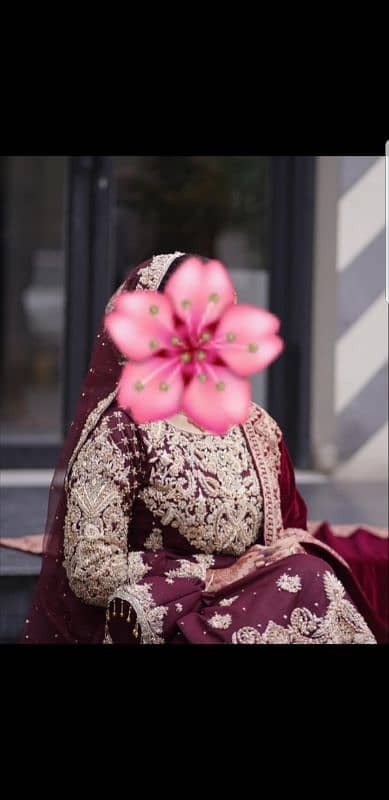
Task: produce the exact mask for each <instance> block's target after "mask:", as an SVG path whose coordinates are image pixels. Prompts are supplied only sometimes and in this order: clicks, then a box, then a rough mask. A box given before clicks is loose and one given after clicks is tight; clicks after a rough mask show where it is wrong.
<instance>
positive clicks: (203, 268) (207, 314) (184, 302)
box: [165, 256, 235, 335]
mask: <svg viewBox="0 0 389 800" xmlns="http://www.w3.org/2000/svg"><path fill="white" fill-rule="evenodd" d="M165 294H166V295H167V296H168V297H169V298H170V300H171V302H172V304H173V306H174V310H175V312H176V314H177V316H178V317H179V318H180V319H181V320H183V321H184V322H185V323H186V325H187V327H188V330H189V331H190V333H192V335H198V334H199V333H200V332H201V330H202V329H203V328H204V327H206V326H207V325H209V324H211V323H212V322H216V321H217V320H218V319H219V318H220V316H221V314H223V312H224V311H225V309H226V308H228V306H230V305H231V304H232V303H233V302H234V294H235V290H234V286H233V284H232V282H231V279H230V277H229V275H228V272H227V270H226V269H225V267H224V266H223V264H221V262H220V261H209V262H208V263H206V264H203V262H202V261H200V259H198V258H195V257H193V256H192V257H190V258H188V259H186V260H185V261H183V262H182V264H180V266H179V267H178V269H177V270H176V272H174V273H173V275H172V276H171V278H169V280H168V281H167V283H166V286H165Z"/></svg>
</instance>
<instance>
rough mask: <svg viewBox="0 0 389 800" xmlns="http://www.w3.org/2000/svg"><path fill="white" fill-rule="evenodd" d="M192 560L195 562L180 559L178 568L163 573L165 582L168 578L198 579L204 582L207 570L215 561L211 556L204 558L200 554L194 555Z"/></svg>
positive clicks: (204, 556)
mask: <svg viewBox="0 0 389 800" xmlns="http://www.w3.org/2000/svg"><path fill="white" fill-rule="evenodd" d="M194 558H195V562H193V561H188V559H186V558H180V559H179V564H180V566H179V567H177V569H169V570H168V572H165V575H166V576H167V578H166V580H167V581H168V579H169V578H170V579H172V578H200V580H201V581H204V582H205V577H206V572H207V569H208V568H209V567H211V566H212V565H213V564H214V563H215V559H214V557H213V556H206V555H203V554H202V553H196V555H195V556H194ZM169 582H170V581H169Z"/></svg>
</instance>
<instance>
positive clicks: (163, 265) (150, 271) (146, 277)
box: [136, 250, 185, 291]
mask: <svg viewBox="0 0 389 800" xmlns="http://www.w3.org/2000/svg"><path fill="white" fill-rule="evenodd" d="M183 255H185V254H184V253H180V252H179V251H178V250H177V251H176V252H175V253H168V254H166V255H165V254H163V255H159V256H154V258H153V259H152V261H151V263H150V264H148V266H146V267H143V268H142V269H140V270H139V273H138V276H139V277H138V283H137V285H136V291H140V290H142V289H148V291H156V289H158V287H159V284H160V283H161V281H162V279H163V277H164V275H165V274H166V272H167V271H168V269H169V267H170V265H171V264H172V263H173V261H175V260H176V258H179V256H183Z"/></svg>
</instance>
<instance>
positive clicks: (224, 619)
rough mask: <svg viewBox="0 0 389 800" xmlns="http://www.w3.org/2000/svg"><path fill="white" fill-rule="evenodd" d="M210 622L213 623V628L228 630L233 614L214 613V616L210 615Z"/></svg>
mask: <svg viewBox="0 0 389 800" xmlns="http://www.w3.org/2000/svg"><path fill="white" fill-rule="evenodd" d="M208 622H209V624H210V625H212V628H220V629H221V630H226V629H227V628H229V627H230V625H231V622H232V617H231V614H214V615H213V617H210V619H209V620H208Z"/></svg>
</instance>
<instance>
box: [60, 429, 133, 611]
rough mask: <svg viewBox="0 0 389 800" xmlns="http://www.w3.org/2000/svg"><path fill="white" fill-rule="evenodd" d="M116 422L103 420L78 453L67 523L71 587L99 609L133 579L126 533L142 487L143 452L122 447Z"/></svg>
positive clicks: (69, 490) (66, 549)
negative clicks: (139, 464)
mask: <svg viewBox="0 0 389 800" xmlns="http://www.w3.org/2000/svg"><path fill="white" fill-rule="evenodd" d="M112 418H113V415H112V417H109V416H107V417H104V418H103V419H102V420H101V422H100V424H99V426H98V427H96V428H95V430H94V431H93V432H92V434H91V435H90V437H89V439H88V440H87V441H86V442H85V443H84V445H83V446H82V447H81V449H80V450H79V451H78V454H77V457H76V459H75V461H74V463H73V468H72V472H71V474H70V475H69V483H68V486H67V510H66V516H65V523H64V562H63V565H64V567H65V570H66V573H67V576H68V580H69V584H70V586H71V588H72V590H73V592H74V593H75V594H76V595H77V596H78V597H80V598H81V599H82V600H84V601H85V602H86V603H90V604H92V605H98V606H99V605H106V603H107V599H108V596H109V594H110V593H111V592H112V591H113V590H114V589H115V588H116V586H119V585H120V584H122V583H125V582H126V581H127V580H128V570H129V562H128V558H127V532H128V526H129V523H130V518H131V511H132V498H133V496H134V493H135V491H136V489H137V487H138V478H137V474H136V460H135V459H136V455H138V451H137V450H136V449H135V448H134V450H133V451H130V449H129V448H128V447H127V449H126V450H125V451H122V450H121V449H120V448H119V446H118V445H117V444H116V442H115V441H114V439H113V437H112V435H111V432H113V430H114V428H111V429H110V428H109V424H108V420H109V419H112ZM129 426H130V423H129ZM127 444H128V442H127ZM135 557H136V556H135ZM130 558H134V554H132V555H131V556H130ZM132 563H133V564H134V563H135V562H132Z"/></svg>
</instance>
